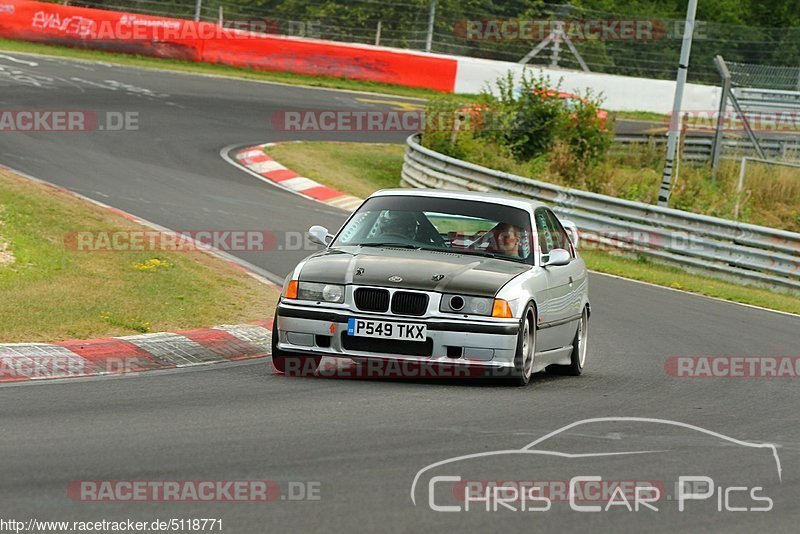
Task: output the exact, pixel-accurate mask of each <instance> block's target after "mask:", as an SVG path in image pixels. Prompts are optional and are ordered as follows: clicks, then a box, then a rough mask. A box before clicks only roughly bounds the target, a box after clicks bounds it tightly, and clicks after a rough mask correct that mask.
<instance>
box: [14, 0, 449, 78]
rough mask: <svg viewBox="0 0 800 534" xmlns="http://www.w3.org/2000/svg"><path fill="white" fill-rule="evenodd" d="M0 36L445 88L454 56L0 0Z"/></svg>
mask: <svg viewBox="0 0 800 534" xmlns="http://www.w3.org/2000/svg"><path fill="white" fill-rule="evenodd" d="M0 37H3V38H7V39H17V40H23V41H34V42H42V43H50V44H61V45H67V46H76V47H82V48H92V49H98V50H107V51H113V52H122V53H128V54H139V55H144V56H153V57H164V58H172V59H181V60H188V61H204V62H208V63H222V64H226V65H233V66H239V67H249V68H253V69H259V70H270V71H282V72H294V73H298V74H310V75H324V76H337V77H342V78H351V79H356V80H366V81H374V82H382V83H392V84H397V85H404V86H407V87H423V88H428V89H436V90H438V91H446V92H452V91H453V89H454V86H455V77H456V69H457V61H456V60H455V59H450V58H443V57H437V56H432V55H427V54H417V53H411V52H402V51H394V50H390V49H385V48H378V47H370V46H359V45H347V44H342V43H334V42H330V41H318V40H311V39H298V38H291V37H280V36H270V35H265V34H255V33H248V32H243V31H238V30H231V29H223V28H219V27H218V26H217V25H215V24H211V23H207V22H199V23H196V22H193V21H187V20H182V19H171V18H164V17H152V16H147V15H137V14H132V13H121V12H117V11H106V10H100V9H87V8H78V7H70V6H63V5H60V4H51V3H44V2H35V1H29V0H0Z"/></svg>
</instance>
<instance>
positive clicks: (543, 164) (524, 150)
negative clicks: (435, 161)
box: [422, 71, 611, 182]
mask: <svg viewBox="0 0 800 534" xmlns="http://www.w3.org/2000/svg"><path fill="white" fill-rule="evenodd" d="M426 114H427V118H428V121H427V124H426V128H425V130H424V131H423V132H422V143H423V145H424V146H426V147H428V148H430V149H431V150H435V151H437V152H441V153H444V154H447V155H449V156H452V157H455V158H459V159H467V160H469V161H472V162H474V163H478V164H480V165H485V166H488V167H492V168H495V169H498V170H506V171H509V172H513V171H519V170H520V169H531V170H534V169H535V170H538V171H542V170H545V169H547V170H548V171H549V172H551V173H555V174H558V175H561V176H563V177H564V178H565V179H566V180H567V181H568V182H574V181H577V180H580V175H581V173H583V172H584V171H585V170H586V169H589V168H591V167H594V166H595V165H597V163H599V162H601V161H603V160H604V159H605V156H606V152H607V150H608V148H609V146H610V145H611V133H610V132H611V125H610V124H609V123H608V118H607V114H605V112H602V111H601V109H600V100H599V99H598V98H597V97H596V96H594V95H593V94H591V93H587V94H586V95H574V97H572V96H568V95H567V94H566V93H563V92H562V91H561V89H560V87H559V86H558V85H555V86H553V85H552V84H551V82H550V80H549V79H548V78H545V77H542V76H534V75H532V74H530V72H529V71H524V72H523V74H522V76H521V78H520V79H519V80H515V79H514V77H513V75H512V73H510V72H509V73H508V74H507V75H506V76H503V77H501V78H499V79H498V80H497V81H496V82H495V86H494V90H493V91H491V90H489V89H488V88H487V89H486V90H484V91H483V92H482V94H481V95H480V98H479V100H478V102H477V103H475V104H469V105H463V104H461V103H460V102H459V101H458V99H457V98H454V97H440V98H437V99H434V100H432V101H430V102H429V104H428V106H427V108H426ZM601 114H603V116H602V117H601Z"/></svg>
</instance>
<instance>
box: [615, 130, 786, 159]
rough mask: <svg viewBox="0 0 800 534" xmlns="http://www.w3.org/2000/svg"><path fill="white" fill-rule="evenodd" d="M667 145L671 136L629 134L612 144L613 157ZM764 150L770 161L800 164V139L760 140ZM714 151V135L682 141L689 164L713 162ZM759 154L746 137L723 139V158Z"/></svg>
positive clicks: (692, 137)
mask: <svg viewBox="0 0 800 534" xmlns="http://www.w3.org/2000/svg"><path fill="white" fill-rule="evenodd" d="M666 142H667V135H666V133H665V134H662V135H658V136H654V135H649V134H638V135H637V134H628V135H617V136H615V137H614V144H613V145H611V153H612V154H617V155H619V154H624V153H626V152H627V151H628V150H629V149H630V147H633V146H645V145H647V144H649V143H653V144H658V145H663V144H666ZM759 144H760V145H761V149H762V150H763V151H764V153H765V154H766V155H767V158H769V159H780V160H789V161H797V160H798V159H800V137H795V138H792V137H783V138H772V139H765V138H762V139H760V140H759ZM713 148H714V139H713V138H712V137H710V136H707V135H706V136H686V137H684V138H683V139H682V141H681V159H682V160H687V161H697V162H701V163H704V162H708V161H711V153H712V152H713ZM757 155H758V154H757V152H756V150H755V148H754V147H753V144H752V143H751V142H750V141H749V140H747V139H742V138H723V140H722V159H732V160H736V161H739V160H741V159H742V157H743V156H750V157H755V156H757Z"/></svg>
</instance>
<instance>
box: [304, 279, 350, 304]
mask: <svg viewBox="0 0 800 534" xmlns="http://www.w3.org/2000/svg"><path fill="white" fill-rule="evenodd" d="M297 298H298V299H301V300H316V301H318V302H322V301H324V302H333V303H340V302H344V286H340V285H336V284H318V283H316V282H300V285H299V287H298V289H297Z"/></svg>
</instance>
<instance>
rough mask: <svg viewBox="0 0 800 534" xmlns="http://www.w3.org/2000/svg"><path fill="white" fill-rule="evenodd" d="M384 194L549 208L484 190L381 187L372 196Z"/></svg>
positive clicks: (528, 208) (522, 207)
mask: <svg viewBox="0 0 800 534" xmlns="http://www.w3.org/2000/svg"><path fill="white" fill-rule="evenodd" d="M379 196H380V197H384V196H416V197H428V198H452V199H457V200H472V201H477V202H488V203H491V204H502V205H504V206H512V207H514V208H520V209H524V210H526V211H533V210H535V209H536V208H540V207H544V208H548V207H549V206H548V205H547V204H544V203H543V202H539V201H538V200H531V199H528V198H523V197H515V196H511V195H506V194H503V193H494V192H483V191H457V190H454V189H403V188H397V189H381V190H380V191H376V192H375V193H373V194H372V195H370V197H379Z"/></svg>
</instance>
